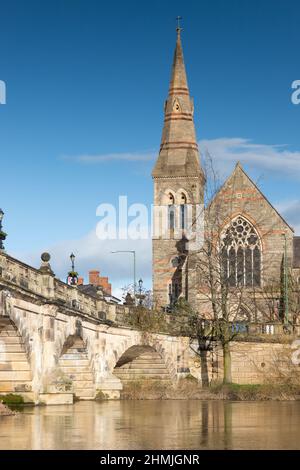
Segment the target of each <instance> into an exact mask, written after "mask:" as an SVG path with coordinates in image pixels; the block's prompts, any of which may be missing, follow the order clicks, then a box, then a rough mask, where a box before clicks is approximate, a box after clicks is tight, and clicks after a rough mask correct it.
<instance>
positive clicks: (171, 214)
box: [168, 193, 175, 230]
mask: <svg viewBox="0 0 300 470" xmlns="http://www.w3.org/2000/svg"><path fill="white" fill-rule="evenodd" d="M168 225H169V229H170V230H174V229H175V199H174V196H173V194H172V193H170V194H169V206H168Z"/></svg>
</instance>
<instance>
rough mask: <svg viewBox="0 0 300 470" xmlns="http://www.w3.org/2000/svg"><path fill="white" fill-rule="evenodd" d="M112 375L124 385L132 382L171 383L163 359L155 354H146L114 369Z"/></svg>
mask: <svg viewBox="0 0 300 470" xmlns="http://www.w3.org/2000/svg"><path fill="white" fill-rule="evenodd" d="M114 374H115V375H116V376H117V377H118V378H119V379H120V380H121V382H123V383H124V384H126V383H127V382H132V381H143V380H145V381H162V382H164V383H166V382H171V378H170V375H169V372H168V370H167V368H166V365H165V363H164V361H163V359H162V358H161V357H160V355H159V354H158V353H157V352H154V351H153V352H146V353H143V354H141V355H140V356H138V357H136V358H133V359H132V360H131V361H128V362H126V363H125V364H122V365H121V366H118V367H115V369H114Z"/></svg>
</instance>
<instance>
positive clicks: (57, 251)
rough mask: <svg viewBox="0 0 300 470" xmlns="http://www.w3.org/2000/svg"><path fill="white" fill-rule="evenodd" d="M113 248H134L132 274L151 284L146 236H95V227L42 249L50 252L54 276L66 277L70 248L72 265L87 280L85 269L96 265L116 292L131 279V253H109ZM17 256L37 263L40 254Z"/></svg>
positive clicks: (150, 254)
mask: <svg viewBox="0 0 300 470" xmlns="http://www.w3.org/2000/svg"><path fill="white" fill-rule="evenodd" d="M116 250H135V251H136V271H137V272H136V276H137V280H138V279H139V278H140V277H142V279H143V281H144V285H145V287H151V265H152V263H151V257H152V252H151V239H150V238H149V239H147V240H130V239H129V240H99V239H98V238H97V236H96V233H95V230H92V231H91V232H89V233H88V234H86V235H85V236H84V237H82V238H80V239H77V240H76V239H75V240H64V241H62V242H60V243H58V244H56V245H53V246H49V247H48V248H46V250H45V251H48V252H49V253H50V255H51V260H50V263H51V267H52V269H53V271H54V272H55V274H56V276H57V277H59V278H61V279H62V280H65V279H66V276H67V272H68V271H69V270H70V258H69V256H70V253H71V252H74V254H75V255H76V258H75V268H76V270H77V271H78V273H79V275H80V276H83V277H84V278H85V282H86V283H87V282H88V271H89V270H92V269H96V270H99V271H100V275H101V276H108V277H109V281H110V282H111V283H112V285H113V293H114V294H115V295H120V292H121V289H122V287H124V286H126V285H128V284H131V283H132V282H133V255H131V254H130V253H117V254H112V253H111V251H116ZM17 257H18V259H21V260H22V261H24V262H26V263H28V264H30V265H33V266H36V267H39V266H40V263H41V261H40V254H39V253H28V254H25V255H21V256H20V255H19V254H18V256H17Z"/></svg>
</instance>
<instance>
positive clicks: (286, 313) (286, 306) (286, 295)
mask: <svg viewBox="0 0 300 470" xmlns="http://www.w3.org/2000/svg"><path fill="white" fill-rule="evenodd" d="M283 238H284V274H283V276H284V323H285V325H286V326H287V325H288V322H289V277H288V261H287V239H286V233H283Z"/></svg>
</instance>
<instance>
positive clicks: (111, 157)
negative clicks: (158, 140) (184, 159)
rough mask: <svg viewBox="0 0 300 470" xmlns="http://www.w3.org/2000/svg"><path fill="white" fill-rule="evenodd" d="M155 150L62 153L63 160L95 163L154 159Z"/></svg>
mask: <svg viewBox="0 0 300 470" xmlns="http://www.w3.org/2000/svg"><path fill="white" fill-rule="evenodd" d="M155 155H156V154H155V152H132V153H130V152H127V153H107V154H102V155H101V154H100V155H88V154H83V155H73V156H72V155H63V156H62V158H63V159H64V160H71V161H73V162H77V163H85V164H97V163H105V162H111V161H125V162H147V161H151V160H154V159H155Z"/></svg>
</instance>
